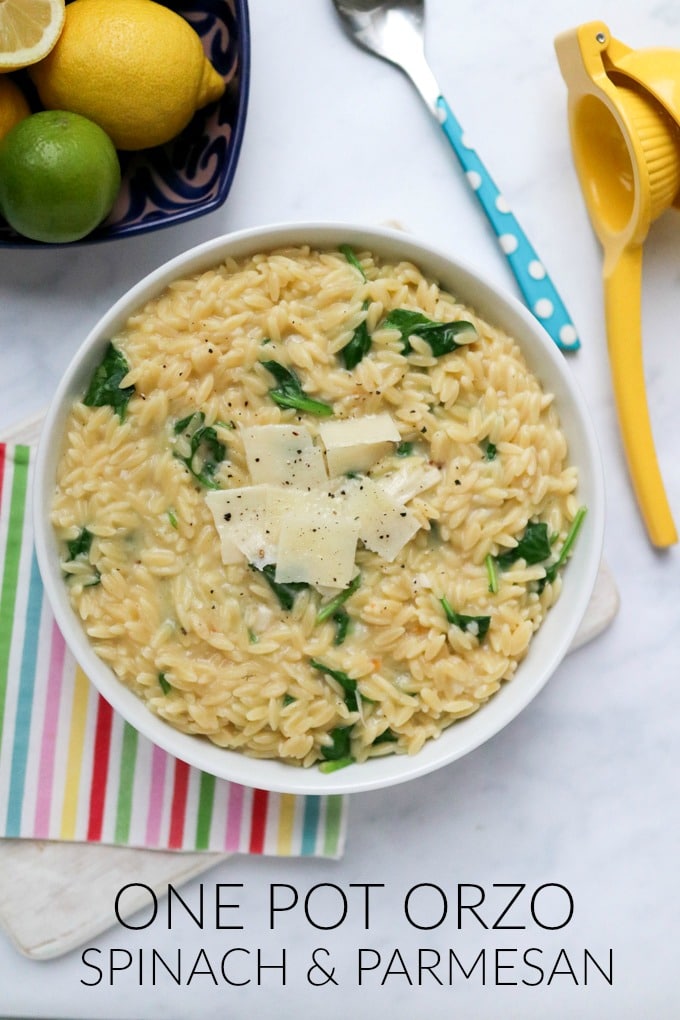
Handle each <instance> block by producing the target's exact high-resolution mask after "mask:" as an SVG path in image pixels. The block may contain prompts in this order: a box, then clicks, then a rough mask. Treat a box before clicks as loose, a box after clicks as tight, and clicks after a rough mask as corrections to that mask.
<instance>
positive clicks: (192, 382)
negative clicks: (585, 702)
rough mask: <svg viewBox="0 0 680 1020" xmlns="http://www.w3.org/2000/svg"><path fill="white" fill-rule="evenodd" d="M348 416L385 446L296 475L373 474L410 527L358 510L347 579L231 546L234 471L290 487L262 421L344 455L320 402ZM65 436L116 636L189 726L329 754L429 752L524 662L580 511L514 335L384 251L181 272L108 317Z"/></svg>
mask: <svg viewBox="0 0 680 1020" xmlns="http://www.w3.org/2000/svg"><path fill="white" fill-rule="evenodd" d="M347 420H354V421H357V422H359V424H358V425H357V426H356V429H355V433H354V435H355V438H354V439H353V440H352V442H355V443H359V445H361V443H362V442H364V443H365V444H366V445H365V446H363V447H361V450H362V454H361V457H359V458H358V459H359V460H361V459H362V457H363V455H364V453H365V452H366V449H367V448H368V447H369V446H370V447H371V449H370V450H369V451H368V460H367V461H365V460H364V461H362V463H361V466H360V468H359V469H358V470H351V467H352V456H355V455H356V450H357V449H358V448H359V447H358V446H354V447H352V448H351V449H350V453H349V460H347V457H345V452H342V451H341V455H340V454H339V455H338V459H337V461H336V463H337V464H345V462H347V463H346V467H347V470H346V471H345V470H343V469H336V472H335V474H336V477H335V478H330V479H329V480H327V481H326V480H323V481H319V479H318V478H315V481H314V483H313V484H310V485H305V484H304V482H303V483H300V489H301V490H302V491H306V492H307V493H308V496H309V502H310V504H313V503H314V500H315V499H316V498H317V496H319V498H321V496H320V495H319V494H322V495H323V499H324V500H326V501H328V500H329V499H336V498H339V495H340V492H341V490H342V496H343V498H344V496H345V489H347V491H348V492H349V491H350V490H351V489H352V486H354V489H353V490H352V491H354V492H356V491H357V490H359V489H361V488H362V485H364V483H365V485H366V486H367V487H368V486H371V487H372V488H373V489H374V490H376V491H378V490H379V492H380V494H381V496H380V498H381V499H382V498H383V497H384V498H385V499H387V500H388V501H391V502H390V504H389V505H390V507H392V506H393V507H394V508H395V510H394V512H395V513H398V514H399V516H401V517H402V518H407V519H408V521H409V522H410V532H409V533H408V537H407V539H406V540H405V544H403V545H402V546H401V548H399V549H397V551H396V552H395V551H394V548H393V547H392V546H390V548H389V551H388V552H387V553H384V550H383V546H381V545H380V544H377V545H376V544H375V542H378V540H380V541H382V540H383V539H385V537H386V536H385V535H378V532H379V530H380V529H379V528H374V531H375V533H376V536H377V537H376V538H375V541H374V544H373V548H371V540H370V539H369V538H367V537H366V536H365V534H364V531H362V530H361V528H362V527H363V526H364V525H366V526H368V524H372V525H375V521H373V522H370V521H369V522H366V521H364V524H363V525H361V526H360V525H359V524H357V525H356V529H358V531H357V530H355V531H354V532H353V535H354V537H353V539H352V549H353V550H354V552H353V554H352V555H353V562H352V564H351V571H350V574H349V577H351V580H348V579H347V578H345V580H344V581H343V582H341V583H339V586H338V587H337V588H336V589H333V587H332V585H331V586H330V587H328V586H326V585H324V584H322V583H316V580H315V578H314V577H312V580H311V581H310V580H309V579H308V578H307V579H306V580H305V579H301V578H298V577H296V575H295V573H294V571H293V574H292V575H291V574H290V573H289V574H286V575H285V577H283V573H285V572H282V571H281V570H280V569H279V568H280V564H275V563H274V562H272V556H271V555H270V556H269V557H268V558H265V559H262V561H261V562H258V561H257V559H256V557H254V556H248V555H247V554H246V553H243V554H242V555H241V553H240V552H239V550H241V552H242V550H243V548H247V546H238V541H237V546H238V548H237V549H236V553H235V555H230V556H225V553H224V547H223V546H222V544H221V539H220V534H219V533H218V529H217V527H216V522H217V523H219V521H221V520H222V519H223V518H224V520H227V519H229V518H231V516H232V515H231V512H229V513H226V514H221V516H219V519H218V518H216V517H214V515H213V512H212V511H211V500H213V501H214V500H215V496H214V493H215V492H218V493H225V492H226V493H228V494H229V493H231V494H232V496H234V493H236V494H237V495H238V492H240V491H241V490H242V491H243V492H249V491H250V490H252V488H253V486H254V485H255V490H254V491H255V492H256V495H257V493H258V492H261V493H264V492H265V489H266V491H267V492H268V493H271V492H272V491H273V492H274V494H275V495H276V491H278V490H277V489H276V486H281V487H283V488H285V486H286V479H285V478H283V476H282V472H281V470H280V468H281V465H280V464H279V465H278V468H279V471H278V474H279V476H280V477H279V478H278V479H277V480H276V482H275V485H268V486H264V487H261V488H260V489H258V488H257V484H260V483H256V479H255V478H254V477H253V476H252V475H253V471H254V461H255V460H259V458H257V457H251V459H250V462H249V459H248V452H249V451H248V448H247V441H248V436H249V435H252V434H255V432H256V431H257V430H258V429H259V428H260V427H261V426H271V425H286V424H288V425H292V426H295V430H293V432H292V433H290V434H293V435H297V434H298V432H301V433H302V432H303V433H304V435H305V436H306V437H307V440H308V442H309V446H310V447H314V450H313V451H312V452H313V453H314V454H315V457H316V458H317V460H319V456H320V457H321V463H322V464H324V463H326V461H327V462H328V464H330V455H329V450H328V447H326V449H324V441H323V439H322V437H323V436H326V440H325V442H326V443H327V444H328V442H329V440H328V436H329V435H331V434H333V433H332V430H326V432H324V423H326V422H336V421H347ZM375 422H380V423H381V424H382V425H383V426H384V425H385V424H386V423H387V432H386V433H385V435H386V436H388V438H386V439H385V438H382V439H380V440H378V441H376V442H371V441H370V440H371V429H372V428H373V427H374V425H373V423H375ZM352 428H354V427H353V426H352ZM390 428H392V430H393V431H394V435H392V434H391V432H390ZM253 430H255V431H253ZM357 430H358V431H357ZM362 430H363V431H365V433H366V436H364V437H361V436H360V435H359V438H358V439H357V435H358V434H359V433H361V432H362ZM260 431H262V430H260ZM266 431H267V430H264V432H266ZM275 431H276V430H275ZM284 431H285V430H278V432H277V433H276V434H277V435H278V434H279V433H280V434H281V435H283V434H284ZM65 435H66V439H65V443H64V448H63V451H62V454H61V458H60V463H59V466H58V475H57V490H56V494H55V499H54V505H53V511H52V520H53V524H54V527H55V529H56V532H57V535H58V538H59V539H60V543H61V548H62V566H63V570H64V576H65V583H66V584H67V585H68V586H69V589H70V597H71V600H72V604H73V606H74V608H75V610H76V611H77V613H78V614H79V616H80V619H81V620H82V624H83V627H84V628H85V631H86V632H87V634H88V636H89V639H90V641H91V643H92V645H93V646H94V648H95V650H96V652H97V654H98V655H99V656H100V657H101V659H103V660H104V661H105V662H106V663H108V664H109V665H110V667H111V668H112V670H113V671H114V672H115V674H116V675H117V676H118V678H119V679H120V681H121V682H122V683H123V684H125V685H127V686H128V687H130V688H132V689H133V690H134V691H135V692H136V693H137V694H138V695H139V697H140V698H142V699H144V701H145V702H146V703H147V705H148V707H149V708H150V709H151V710H152V711H153V712H156V713H157V714H158V715H160V716H161V717H162V718H163V719H165V720H167V721H168V722H169V723H171V724H172V725H173V726H176V727H178V728H179V729H181V730H183V731H185V732H188V733H193V734H201V735H203V736H205V737H207V738H209V739H210V740H212V741H214V742H215V743H216V744H218V745H221V746H224V747H227V748H233V749H240V750H242V751H244V752H246V753H247V754H250V755H255V756H258V757H265V758H280V759H283V760H285V761H288V762H290V763H295V764H302V765H307V766H308V765H311V764H313V763H316V762H321V763H322V767H323V768H325V769H332V768H336V767H339V766H340V765H342V764H345V763H346V762H348V761H350V760H354V761H362V760H364V759H366V758H367V757H370V756H373V755H383V754H388V753H392V752H395V751H396V752H407V753H414V752H417V751H418V750H419V748H421V747H422V745H423V743H424V742H425V741H426V740H427V739H429V738H431V737H437V736H438V735H439V734H440V733H441V732H442V730H443V729H444V728H445V727H447V726H449V725H450V724H451V723H453V722H455V720H457V719H460V718H461V717H463V716H467V715H469V714H470V713H472V712H474V711H476V710H477V709H478V708H479V707H480V705H482V704H483V703H484V702H485V701H486V700H487V699H488V698H490V697H491V696H492V695H493V694H494V692H495V691H497V690H498V689H499V687H500V686H501V684H503V683H504V682H506V681H509V680H511V678H512V676H513V673H514V672H515V670H516V668H517V665H518V663H519V662H520V661H521V659H522V658H523V657H524V655H525V653H526V652H527V648H528V645H529V642H530V640H531V637H532V634H533V633H534V632H535V631H536V629H537V628H538V627H539V626H540V624H541V621H542V620H543V618H544V616H545V614H546V612H547V610H548V609H549V607H550V606H551V604H552V603H553V602H554V601H555V599H556V598H557V597H558V595H559V591H560V585H561V579H560V569H561V567H562V565H563V561H564V559H565V558H566V548H565V543H567V545H569V546H570V545H571V540H572V539H573V537H574V535H575V530H576V529H577V526H578V524H579V523H580V520H581V516H582V514H581V512H580V511H579V508H578V502H577V498H576V487H577V474H576V469H575V468H574V467H573V466H571V465H570V464H569V460H568V450H567V444H566V441H565V437H564V435H563V432H562V431H561V428H560V423H559V420H558V416H557V413H556V410H555V407H554V406H553V399H552V396H551V395H550V394H549V393H545V392H544V391H543V390H542V388H541V385H540V382H539V381H538V380H537V379H536V378H535V377H534V375H533V374H532V372H531V371H530V370H529V368H528V367H527V365H526V364H525V362H524V359H523V356H522V353H521V351H520V350H519V348H518V345H517V344H516V342H515V341H514V340H513V339H512V338H511V337H509V336H507V335H506V334H505V333H503V332H502V331H500V330H498V329H495V328H493V327H492V326H490V325H488V324H487V323H486V322H484V321H482V320H481V319H479V318H478V317H477V316H476V315H475V313H474V311H473V310H471V309H469V308H466V307H465V306H464V305H463V304H461V303H460V302H459V301H458V300H457V299H456V297H455V296H452V295H450V294H448V293H446V292H444V291H443V290H441V289H440V288H439V286H438V285H437V283H436V282H435V281H433V280H430V279H426V278H425V277H424V276H423V275H422V273H421V272H420V271H419V269H418V268H417V267H416V266H414V265H412V264H410V263H406V262H401V263H388V262H386V261H384V260H381V259H378V258H376V257H374V256H373V255H372V254H371V253H370V252H357V253H356V254H355V253H354V252H350V251H349V250H340V251H316V250H310V249H309V248H306V247H300V248H289V249H280V250H276V251H273V252H268V253H260V254H257V255H255V256H253V257H250V258H243V259H231V258H230V259H228V260H227V261H226V262H225V263H223V264H221V265H218V266H216V267H215V268H213V269H211V270H209V271H206V272H202V273H200V274H198V275H196V276H194V277H192V278H190V279H181V280H178V281H176V282H173V283H172V284H171V285H170V286H168V287H167V288H166V289H165V291H164V292H163V293H162V294H160V295H159V296H158V297H157V298H155V299H153V300H151V301H149V302H148V303H147V304H146V305H145V306H144V307H143V308H141V309H139V311H138V312H136V314H134V315H132V316H131V318H130V319H129V321H128V323H127V324H126V327H125V328H124V329H123V330H122V331H121V332H120V334H119V335H117V336H113V337H111V344H110V345H109V348H108V351H107V353H106V356H105V358H104V359H103V361H102V364H101V366H100V368H99V369H98V371H97V373H96V374H95V376H94V377H93V380H92V383H91V385H90V387H89V389H88V391H87V393H86V394H84V399H83V400H82V401H79V402H77V403H76V404H75V405H74V407H73V408H72V411H71V413H70V417H69V419H68V422H67V426H66V433H65ZM286 435H288V433H286ZM310 437H311V438H310ZM319 450H321V451H322V455H319V452H318V451H319ZM297 452H298V453H299V452H300V451H299V450H298V451H297ZM251 453H252V451H251ZM371 458H373V460H372V461H371ZM265 460H266V457H265ZM269 466H270V467H271V465H269ZM265 467H266V465H265ZM291 470H292V468H291ZM321 470H322V471H324V472H325V471H326V467H322V469H321ZM338 470H340V472H341V474H340V475H338ZM284 473H285V472H284ZM267 479H268V476H267ZM324 479H325V475H324ZM294 484H295V485H297V484H298V483H297V482H295V483H294ZM249 487H250V488H249ZM296 491H298V490H297V489H296ZM221 498H222V496H220V497H218V501H217V502H219V499H221ZM226 498H227V499H229V498H231V496H229V495H228V496H227V497H226ZM234 498H236V497H235V496H234ZM263 498H264V497H263ZM215 505H216V504H215ZM230 505H231V504H230ZM337 505H340V504H336V506H337ZM343 505H344V504H343ZM348 505H349V504H348ZM353 505H354V504H352V506H353ZM251 512H253V511H251ZM343 512H344V511H343ZM390 512H391V511H390ZM293 516H294V517H295V516H296V515H293ZM297 516H304V514H302V515H297ZM308 516H309V515H308ZM354 517H355V519H358V518H356V515H354ZM290 518H291V514H290V512H289V513H288V517H287V518H286V521H287V522H288V524H289V525H290V526H291V527H293V526H294V525H295V526H297V525H298V524H299V522H298V521H297V519H296V520H294V521H293V522H292V523H291V520H290ZM244 519H246V518H244ZM253 519H255V518H253ZM310 519H311V518H310ZM246 520H247V519H246ZM301 526H302V525H300V527H301ZM310 527H311V525H310ZM343 527H344V526H343ZM281 528H282V537H281V538H280V543H281V545H280V546H279V548H280V549H281V550H282V549H283V523H282V525H281ZM298 530H299V529H298ZM340 530H342V528H340ZM329 534H330V533H329ZM237 537H238V536H237ZM342 537H343V538H344V539H346V538H347V536H346V534H345V532H344V531H343V535H342ZM388 537H389V536H388ZM297 539H298V542H299V540H300V536H299V535H298V536H297ZM244 541H245V540H244ZM354 543H356V548H355V547H354ZM302 544H303V545H304V544H305V533H304V531H303V532H302ZM309 548H310V549H312V544H311V542H310V545H309ZM328 548H329V549H330V544H329V546H328ZM376 548H377V549H379V550H381V551H374V550H375V549H376ZM386 548H387V547H385V549H386ZM562 550H564V555H561V552H562ZM232 551H233V550H232ZM263 555H264V554H263ZM300 555H304V550H303V553H302V554H300ZM327 555H328V556H331V555H335V554H332V553H331V552H330V551H328V552H327ZM239 556H240V557H241V558H240V560H239ZM281 556H283V551H281ZM309 556H311V553H310V554H309ZM308 558H309V557H308ZM223 559H224V560H225V561H226V562H225V561H223ZM305 577H307V575H305Z"/></svg>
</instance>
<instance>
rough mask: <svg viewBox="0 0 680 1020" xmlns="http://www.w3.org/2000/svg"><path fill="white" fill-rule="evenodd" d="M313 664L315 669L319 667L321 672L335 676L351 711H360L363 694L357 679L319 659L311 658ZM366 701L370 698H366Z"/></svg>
mask: <svg viewBox="0 0 680 1020" xmlns="http://www.w3.org/2000/svg"><path fill="white" fill-rule="evenodd" d="M311 665H312V667H313V668H314V669H318V671H319V672H320V673H325V674H326V675H327V676H330V677H333V679H334V680H335V681H336V683H339V684H340V686H341V687H342V689H343V691H344V692H345V704H346V705H347V707H348V709H349V710H350V712H358V711H359V698H360V697H361V694H359V692H358V691H357V681H356V680H354V679H352V677H351V676H348V675H347V673H343V671H342V670H341V669H332V668H331V667H330V666H326V665H325V664H324V663H323V662H319V661H318V660H317V659H312V660H311ZM365 700H366V701H367V700H368V698H366V699H365Z"/></svg>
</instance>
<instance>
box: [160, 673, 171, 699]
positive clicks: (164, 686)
mask: <svg viewBox="0 0 680 1020" xmlns="http://www.w3.org/2000/svg"><path fill="white" fill-rule="evenodd" d="M158 683H159V684H160V688H161V690H162V691H163V694H169V693H170V691H171V690H172V684H171V683H170V682H169V681H168V679H167V677H166V676H165V673H159V674H158Z"/></svg>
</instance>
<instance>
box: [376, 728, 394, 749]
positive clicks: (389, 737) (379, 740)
mask: <svg viewBox="0 0 680 1020" xmlns="http://www.w3.org/2000/svg"><path fill="white" fill-rule="evenodd" d="M398 740H399V737H398V736H397V735H396V733H393V732H392V730H391V729H390V728H389V726H388V727H387V729H386V730H383V732H382V733H381V734H380V735H379V736H377V737H376V738H375V740H374V741H373V744H372V745H371V746H372V747H375V746H376V745H377V744H396V742H397V741H398Z"/></svg>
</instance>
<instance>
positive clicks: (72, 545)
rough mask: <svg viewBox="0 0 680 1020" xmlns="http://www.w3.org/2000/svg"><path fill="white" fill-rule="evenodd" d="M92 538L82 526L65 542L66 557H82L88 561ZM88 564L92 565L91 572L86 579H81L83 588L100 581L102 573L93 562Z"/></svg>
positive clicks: (90, 586)
mask: <svg viewBox="0 0 680 1020" xmlns="http://www.w3.org/2000/svg"><path fill="white" fill-rule="evenodd" d="M92 538H93V536H92V532H91V531H88V529H87V528H82V530H81V531H80V532H79V533H78V534H77V535H76V537H75V538H72V539H71V540H70V541H68V542H67V543H66V550H67V552H68V559H69V560H77V559H83V560H87V561H88V563H89V558H90V548H91V546H92ZM90 566H91V567H92V574H91V576H90V577H89V578H88V579H87V580H82V585H83V588H94V587H95V586H96V585H98V584H100V583H101V579H102V575H101V574H100V573H99V571H98V570H97V568H96V567H95V566H94V565H93V564H90Z"/></svg>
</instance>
